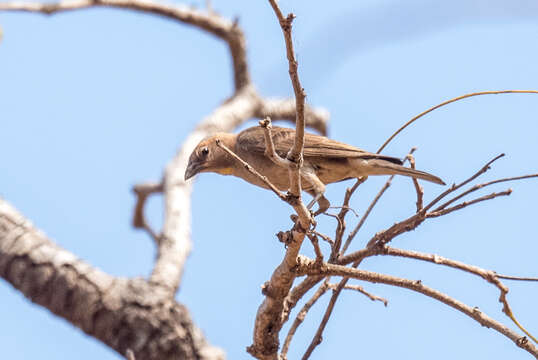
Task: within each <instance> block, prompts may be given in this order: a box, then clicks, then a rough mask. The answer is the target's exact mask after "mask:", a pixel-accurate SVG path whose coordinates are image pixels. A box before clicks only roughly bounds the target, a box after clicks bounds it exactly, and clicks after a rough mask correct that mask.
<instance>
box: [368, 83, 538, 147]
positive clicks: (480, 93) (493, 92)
mask: <svg viewBox="0 0 538 360" xmlns="http://www.w3.org/2000/svg"><path fill="white" fill-rule="evenodd" d="M496 94H538V90H499V91H480V92H475V93H471V94H465V95H461V96H458V97H455V98H453V99H450V100H447V101H443V102H442V103H440V104H438V105H435V106H433V107H431V108H429V109H428V110H426V111H423V112H421V113H420V114H418V115H417V116H415V117H414V118H412V119H411V120H409V121H408V122H406V123H405V124H404V125H402V127H400V128H399V129H398V130H396V132H394V134H392V135H391V136H390V137H389V138H388V139H387V140H386V141H385V142H384V143H383V145H381V147H380V148H379V150H377V153H378V154H379V153H380V152H381V151H383V149H384V148H385V147H386V146H387V145H388V143H389V142H391V141H392V139H394V138H395V137H396V135H398V134H399V133H401V132H402V131H403V130H404V129H405V128H406V127H408V126H409V125H411V124H412V123H414V122H415V121H417V120H418V119H420V118H421V117H423V116H424V115H426V114H428V113H430V112H432V111H434V110H436V109H439V108H440V107H443V106H445V105H448V104H450V103H453V102H456V101H459V100H463V99H466V98H469V97H472V96H479V95H496Z"/></svg>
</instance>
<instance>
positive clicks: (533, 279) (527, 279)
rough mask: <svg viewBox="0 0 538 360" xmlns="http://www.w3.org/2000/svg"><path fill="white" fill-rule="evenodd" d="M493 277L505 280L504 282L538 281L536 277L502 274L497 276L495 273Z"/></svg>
mask: <svg viewBox="0 0 538 360" xmlns="http://www.w3.org/2000/svg"><path fill="white" fill-rule="evenodd" d="M495 276H497V277H498V278H499V279H506V280H515V281H538V278H537V277H525V276H512V275H502V274H497V273H495Z"/></svg>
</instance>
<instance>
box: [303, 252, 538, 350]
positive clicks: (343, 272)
mask: <svg viewBox="0 0 538 360" xmlns="http://www.w3.org/2000/svg"><path fill="white" fill-rule="evenodd" d="M297 274H298V275H324V276H343V277H346V278H354V279H358V280H364V281H368V282H372V283H382V284H387V285H393V286H397V287H402V288H405V289H409V290H412V291H416V292H419V293H421V294H424V295H426V296H428V297H431V298H433V299H436V300H438V301H440V302H442V303H444V304H446V305H448V306H450V307H452V308H454V309H456V310H458V311H460V312H462V313H464V314H465V315H467V316H469V317H470V318H472V319H474V320H475V321H477V322H478V323H479V324H480V325H482V326H485V327H488V328H492V329H494V330H496V331H497V332H499V333H501V334H502V335H504V336H506V337H507V338H509V339H510V340H512V341H513V342H514V343H515V344H516V345H517V346H518V347H520V348H522V349H524V350H526V351H527V352H529V353H530V354H532V355H533V356H534V357H536V358H538V349H537V348H536V347H535V346H534V345H533V344H532V343H530V342H529V341H528V339H527V338H526V337H525V336H521V335H519V334H517V333H516V332H515V331H513V330H511V329H509V328H507V327H506V326H504V325H503V324H501V323H500V322H498V321H496V320H494V319H493V318H491V317H489V316H488V315H486V314H484V313H483V312H482V311H480V310H479V309H478V308H476V307H475V308H472V307H470V306H468V305H466V304H464V303H462V302H461V301H458V300H456V299H454V298H452V297H450V296H448V295H445V294H443V293H441V292H440V291H437V290H435V289H432V288H430V287H428V286H425V285H423V284H422V282H421V281H420V280H416V281H414V280H409V279H404V278H399V277H395V276H391V275H385V274H379V273H374V272H370V271H366V270H359V269H354V268H349V267H345V266H341V265H335V264H329V263H324V264H323V265H322V266H319V265H316V264H315V262H314V261H313V260H310V261H306V260H304V261H303V262H302V263H301V264H300V266H298V268H297Z"/></svg>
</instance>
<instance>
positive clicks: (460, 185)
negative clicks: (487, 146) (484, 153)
mask: <svg viewBox="0 0 538 360" xmlns="http://www.w3.org/2000/svg"><path fill="white" fill-rule="evenodd" d="M502 157H504V154H499V155H497V156H495V157H494V158H493V159H491V160H490V161H488V162H487V163H486V164H485V165H484V166H482V167H481V168H480V170H478V171H477V172H476V173H474V174H473V175H472V176H470V177H469V178H467V179H466V180H464V181H463V182H461V183H459V184H457V185H456V184H454V185H452V186H451V187H450V188H449V189H447V190H445V191H443V192H442V193H441V194H440V195H439V196H437V197H436V198H435V199H433V200H432V201H430V203H429V204H428V205H426V206H425V207H424V209H422V212H423V213H425V212H426V211H428V210H429V209H431V208H432V207H433V205H435V204H437V203H438V202H439V201H440V200H441V199H443V198H444V197H445V196H447V195H448V194H450V193H453V192H454V191H456V190H458V189H459V188H461V187H462V186H465V185H467V184H468V183H470V182H471V181H473V180H474V179H476V178H477V177H479V176H480V175H482V174H484V173H485V172H486V171H488V170H489V169H490V165H491V164H493V163H494V162H495V161H497V160H499V159H500V158H502Z"/></svg>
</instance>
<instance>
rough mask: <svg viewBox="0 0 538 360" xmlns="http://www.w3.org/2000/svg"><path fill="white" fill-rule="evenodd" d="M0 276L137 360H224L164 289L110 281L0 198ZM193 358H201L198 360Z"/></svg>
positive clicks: (116, 279)
mask: <svg viewBox="0 0 538 360" xmlns="http://www.w3.org/2000/svg"><path fill="white" fill-rule="evenodd" d="M0 276H1V277H2V278H3V279H5V280H6V281H7V282H8V283H10V284H11V285H12V286H13V287H14V288H16V289H18V290H19V291H20V292H22V293H23V294H24V296H26V297H27V298H28V299H29V300H31V301H33V302H34V303H36V304H38V305H41V306H43V307H45V308H47V309H49V310H50V311H51V312H53V313H54V314H56V315H57V316H59V317H62V318H63V319H65V320H67V321H69V322H70V323H71V324H73V325H74V326H76V327H78V328H80V329H81V330H82V331H84V332H85V333H86V334H88V335H90V336H93V337H95V338H96V339H98V340H100V341H102V342H103V343H104V344H106V345H108V346H109V347H110V348H111V349H113V350H115V351H116V352H118V354H120V355H122V356H123V355H125V353H126V350H127V349H131V350H132V351H133V352H134V354H136V356H137V357H138V358H139V359H149V360H152V359H161V360H162V359H178V358H182V359H194V358H199V356H201V354H206V355H204V358H205V359H208V360H209V359H215V360H216V359H224V354H223V353H222V351H221V350H220V349H217V348H214V347H212V346H210V345H209V344H208V343H207V342H206V340H205V339H204V338H203V336H202V335H201V332H200V330H199V329H197V328H196V326H195V325H194V324H193V322H192V320H191V318H190V315H189V312H188V310H187V309H186V308H185V306H183V305H182V304H180V303H178V302H176V301H175V300H174V299H173V298H171V297H169V296H168V292H167V291H166V289H163V288H162V287H160V286H158V285H155V284H150V283H148V282H147V281H145V280H143V279H140V278H133V279H126V278H120V277H113V276H110V275H109V274H107V273H105V272H103V271H101V270H99V269H97V268H95V267H92V266H91V265H89V264H87V263H85V262H84V261H82V260H80V259H78V258H77V257H76V256H75V255H73V254H72V253H70V252H68V251H66V250H65V249H62V248H61V247H59V246H58V245H56V244H54V243H53V242H52V241H51V240H50V239H49V238H48V237H47V236H46V235H45V234H43V233H42V232H41V231H39V230H37V229H36V228H35V227H34V226H33V225H32V224H31V223H30V221H28V220H27V219H25V218H24V217H23V216H22V215H21V214H20V213H19V212H18V211H17V210H15V209H14V208H13V207H12V206H11V205H9V204H8V203H7V202H6V201H5V200H3V199H1V198H0ZM193 354H198V356H194V355H193Z"/></svg>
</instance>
